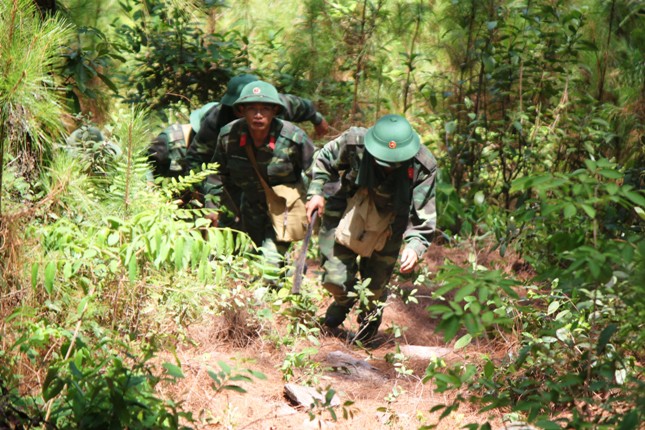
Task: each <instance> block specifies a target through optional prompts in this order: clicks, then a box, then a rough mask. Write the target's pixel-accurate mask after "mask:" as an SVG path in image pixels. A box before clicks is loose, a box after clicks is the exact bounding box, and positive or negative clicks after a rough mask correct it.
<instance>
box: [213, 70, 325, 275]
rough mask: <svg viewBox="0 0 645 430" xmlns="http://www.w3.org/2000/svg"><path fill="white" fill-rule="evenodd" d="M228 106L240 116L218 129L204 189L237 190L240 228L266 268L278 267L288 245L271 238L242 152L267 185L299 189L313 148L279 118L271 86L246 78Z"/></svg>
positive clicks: (259, 190) (260, 193)
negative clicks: (212, 169)
mask: <svg viewBox="0 0 645 430" xmlns="http://www.w3.org/2000/svg"><path fill="white" fill-rule="evenodd" d="M233 105H234V107H235V108H236V109H237V110H238V111H239V112H240V113H241V114H242V118H240V119H238V120H236V121H233V122H231V123H229V124H227V125H225V126H223V127H222V129H221V131H220V133H219V137H218V138H217V144H216V145H215V148H214V154H213V159H212V161H213V162H216V163H218V164H219V171H218V174H217V175H212V176H211V178H210V179H209V184H208V185H209V187H208V193H209V194H213V195H215V196H221V195H222V193H223V192H225V191H226V190H227V189H228V187H230V186H234V187H237V188H239V189H240V190H241V194H240V207H239V210H240V222H241V226H242V227H241V229H242V230H243V231H245V232H246V233H248V234H249V236H250V237H251V239H252V240H253V242H254V243H255V244H256V245H258V246H259V247H260V250H261V252H262V254H263V255H264V257H265V263H267V264H266V266H272V267H275V268H278V267H281V266H282V261H283V258H282V257H283V256H284V254H285V252H286V251H287V249H288V247H289V243H286V242H279V241H277V240H276V235H275V231H274V230H273V227H272V224H271V221H270V218H269V215H268V207H267V200H266V199H267V197H266V195H265V191H264V188H263V185H262V183H261V181H260V178H259V177H258V173H257V172H256V171H255V168H254V167H253V164H252V162H251V160H250V158H249V157H250V154H249V153H247V151H249V150H250V151H251V153H252V155H253V156H254V157H253V158H255V162H256V165H257V168H258V171H259V173H260V174H261V175H262V177H263V178H264V181H265V182H266V183H267V184H268V186H271V187H273V186H275V185H280V184H296V185H302V187H303V189H304V184H302V182H303V172H306V171H307V169H309V168H310V166H311V162H312V156H313V151H314V146H313V143H312V142H311V140H310V139H309V137H308V136H307V134H306V133H305V132H304V131H303V130H301V129H300V128H299V127H298V126H296V125H295V124H293V123H291V122H288V121H284V120H281V119H278V115H279V114H280V112H281V111H282V110H283V109H285V105H284V103H283V101H282V99H281V98H280V97H279V95H278V92H277V90H276V89H275V87H274V86H273V85H271V84H269V83H267V82H263V81H254V82H251V83H249V84H247V85H246V86H245V87H244V88H243V89H242V91H241V92H240V97H239V98H238V99H237V100H236V101H235V102H234V103H233ZM202 127H203V124H202ZM209 161H210V160H209ZM270 276H272V275H270ZM270 276H269V277H270Z"/></svg>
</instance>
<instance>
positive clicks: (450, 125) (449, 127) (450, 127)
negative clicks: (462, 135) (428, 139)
mask: <svg viewBox="0 0 645 430" xmlns="http://www.w3.org/2000/svg"><path fill="white" fill-rule="evenodd" d="M444 129H445V130H446V133H448V134H452V133H454V131H455V130H456V129H457V122H456V121H448V122H447V123H445V124H444Z"/></svg>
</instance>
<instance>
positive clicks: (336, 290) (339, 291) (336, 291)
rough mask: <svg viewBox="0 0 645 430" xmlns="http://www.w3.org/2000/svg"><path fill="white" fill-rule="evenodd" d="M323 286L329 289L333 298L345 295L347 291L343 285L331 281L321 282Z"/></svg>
mask: <svg viewBox="0 0 645 430" xmlns="http://www.w3.org/2000/svg"><path fill="white" fill-rule="evenodd" d="M323 287H324V288H325V290H327V291H329V292H330V293H331V295H332V296H334V298H336V297H343V296H345V295H347V292H346V290H345V287H344V286H343V285H339V284H335V283H331V282H323Z"/></svg>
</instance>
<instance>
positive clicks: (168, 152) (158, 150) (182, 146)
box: [148, 124, 190, 177]
mask: <svg viewBox="0 0 645 430" xmlns="http://www.w3.org/2000/svg"><path fill="white" fill-rule="evenodd" d="M188 130H190V127H189V126H188V125H187V126H186V128H185V127H184V126H182V124H173V125H171V126H169V127H166V128H165V129H164V131H162V132H161V133H159V135H158V136H157V137H156V138H155V139H154V140H153V141H152V144H151V145H150V147H149V148H148V160H149V161H150V162H151V163H152V167H153V169H154V172H153V173H154V176H155V177H157V176H164V177H177V176H179V175H181V174H182V172H183V170H184V168H185V165H184V163H185V157H186V150H187V144H186V141H187V140H188V137H187V136H186V134H185V133H186V132H187V131H188Z"/></svg>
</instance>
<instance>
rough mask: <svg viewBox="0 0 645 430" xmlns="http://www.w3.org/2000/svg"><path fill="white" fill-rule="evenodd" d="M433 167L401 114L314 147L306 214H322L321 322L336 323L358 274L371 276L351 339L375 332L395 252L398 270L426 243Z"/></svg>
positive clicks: (431, 224) (432, 216) (432, 221)
mask: <svg viewBox="0 0 645 430" xmlns="http://www.w3.org/2000/svg"><path fill="white" fill-rule="evenodd" d="M436 173H437V163H436V161H435V158H434V157H433V156H432V154H431V153H430V151H429V150H428V149H427V148H426V147H425V146H424V145H421V143H420V138H419V135H418V134H417V133H416V132H415V131H414V129H413V128H412V126H411V125H410V123H409V122H408V121H407V120H406V119H405V118H403V117H402V116H399V115H391V114H390V115H385V116H383V117H381V118H380V119H379V120H378V121H377V122H376V123H375V124H374V126H373V127H371V128H369V129H366V128H362V127H351V128H350V129H349V130H348V131H346V132H345V133H343V134H342V135H341V136H339V137H338V138H336V139H334V140H332V141H331V142H328V143H327V144H326V145H325V146H324V147H323V148H322V149H321V150H320V152H319V153H318V155H317V157H316V160H315V162H314V165H313V168H312V176H313V177H312V180H311V184H310V186H309V189H308V193H307V198H308V202H307V215H308V217H309V219H311V214H312V213H313V211H318V213H319V214H321V215H322V222H321V227H320V233H319V246H320V253H321V255H322V269H323V275H322V283H323V287H324V288H325V289H327V290H328V291H329V292H330V293H331V294H332V296H333V297H334V302H333V303H332V304H331V305H330V306H329V307H328V309H327V311H326V314H325V318H324V321H323V322H324V325H325V326H326V327H327V328H328V329H330V331H332V332H333V331H336V330H338V327H339V326H340V325H341V324H342V323H343V321H344V320H345V318H346V316H347V314H348V313H349V312H350V310H351V309H352V307H353V306H354V304H355V303H356V300H357V298H356V295H355V294H353V293H354V292H355V289H354V287H355V285H356V283H357V282H358V280H359V279H360V280H361V281H365V280H367V279H368V278H369V279H370V283H369V284H368V289H369V290H370V291H371V292H372V293H373V295H372V296H371V297H370V298H369V303H367V304H365V303H361V304H360V311H359V316H358V322H359V330H358V333H357V334H356V336H355V338H354V339H355V340H360V341H363V342H366V341H369V340H370V339H372V338H373V337H374V336H375V335H376V334H377V332H378V328H379V326H380V324H381V320H382V306H381V304H383V303H384V302H385V300H386V298H387V290H386V285H387V283H388V282H389V280H390V277H391V276H392V273H393V271H394V268H395V265H396V263H397V260H398V261H399V263H400V271H401V272H402V273H406V272H410V271H412V270H413V268H414V267H415V265H416V264H417V263H418V261H419V260H420V258H421V257H422V255H423V254H424V252H425V251H426V249H427V248H428V246H429V245H430V241H431V237H432V235H433V234H434V231H435V226H436V209H435V180H436ZM337 181H340V186H339V187H336V188H335V189H334V191H333V193H331V195H326V193H325V191H324V187H325V185H328V184H330V183H334V182H337ZM367 214H369V215H367ZM368 216H369V217H370V219H366V217H368ZM361 217H362V218H361ZM377 225H380V227H375V226H377ZM341 226H344V227H342V229H341ZM357 229H360V231H356V230H357ZM341 230H342V231H341ZM345 230H346V231H345ZM367 237H374V238H375V240H374V241H369V242H367V241H366V238H367ZM402 245H404V247H403V251H402V252H401V255H400V258H399V253H400V250H401V246H402ZM359 256H360V258H359Z"/></svg>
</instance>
